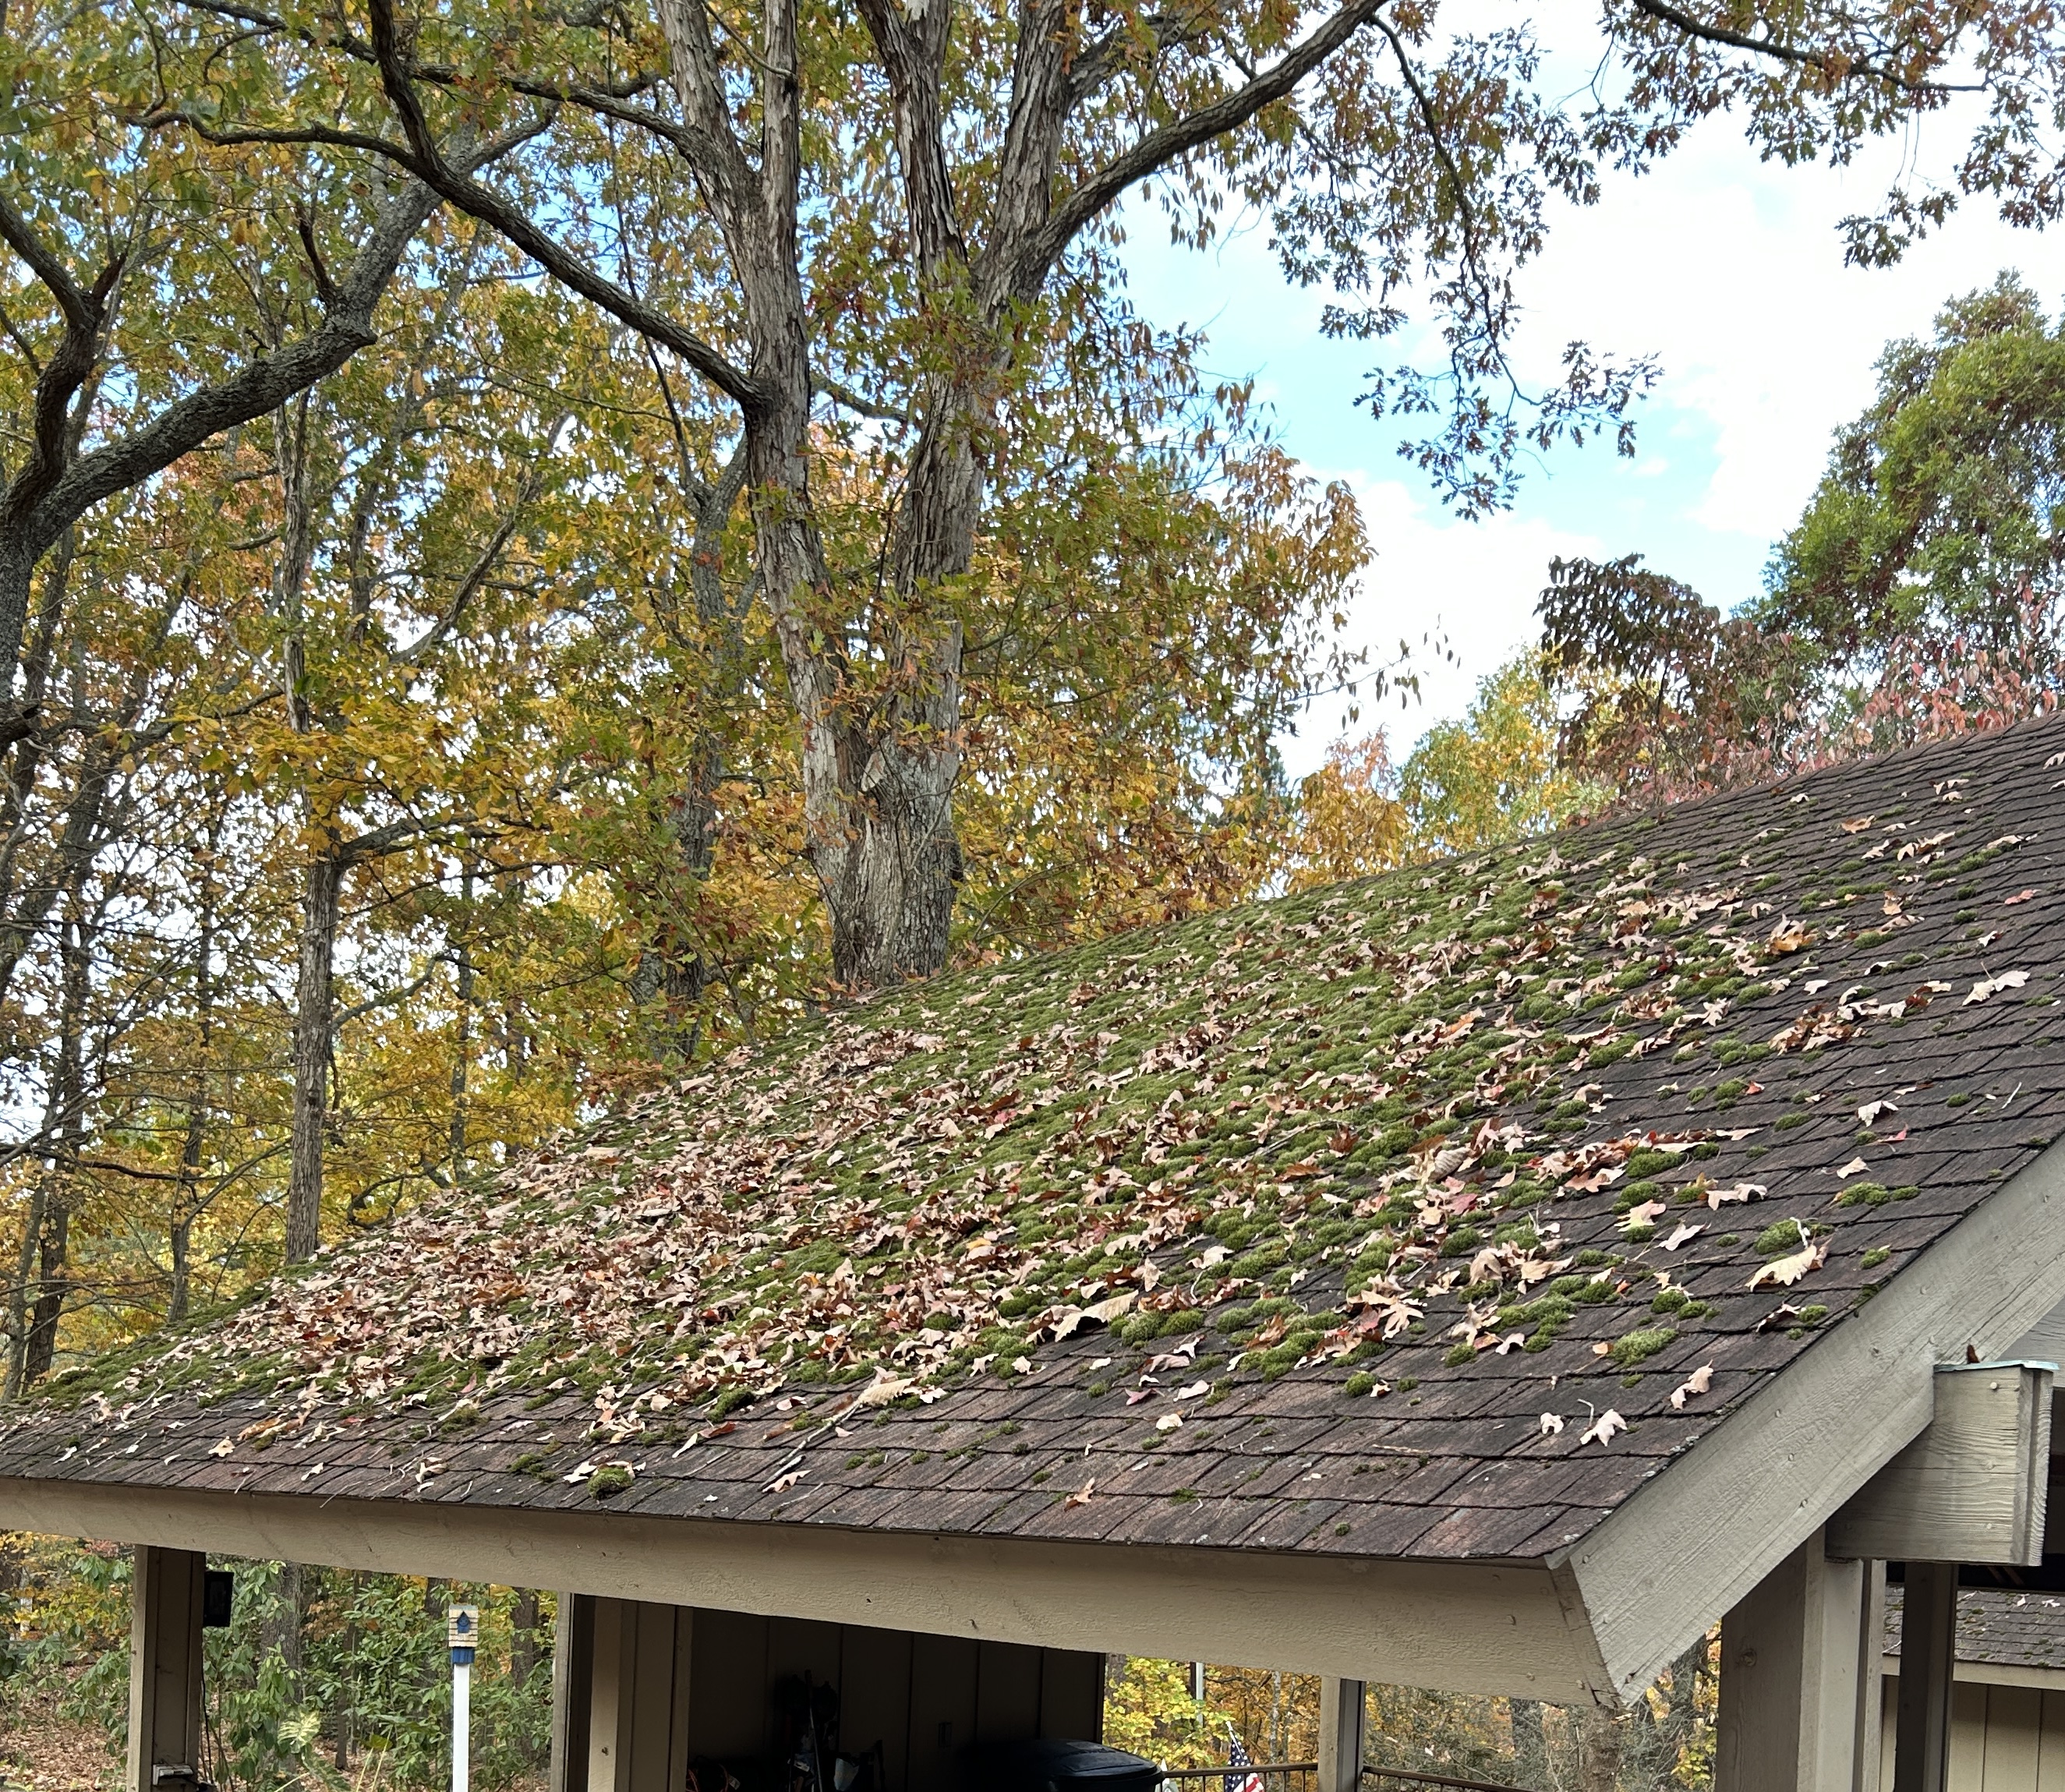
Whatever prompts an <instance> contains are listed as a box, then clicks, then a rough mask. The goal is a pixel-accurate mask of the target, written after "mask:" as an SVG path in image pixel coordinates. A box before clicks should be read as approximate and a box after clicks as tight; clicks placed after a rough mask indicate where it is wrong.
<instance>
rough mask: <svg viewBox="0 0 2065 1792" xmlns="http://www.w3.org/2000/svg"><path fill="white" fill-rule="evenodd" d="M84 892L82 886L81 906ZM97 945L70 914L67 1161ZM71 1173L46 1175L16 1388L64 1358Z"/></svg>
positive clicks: (58, 1110) (57, 1123)
mask: <svg viewBox="0 0 2065 1792" xmlns="http://www.w3.org/2000/svg"><path fill="white" fill-rule="evenodd" d="M82 895H83V891H81V890H79V889H78V888H77V886H76V885H75V889H74V893H73V898H72V901H73V904H74V906H75V910H76V908H77V906H79V898H80V897H81V896H82ZM64 942H65V944H64V975H63V994H62V995H61V997H60V1001H59V1017H58V1051H57V1063H56V1065H55V1072H56V1073H55V1076H54V1077H53V1078H52V1080H51V1104H50V1106H49V1108H47V1109H46V1113H45V1119H44V1124H45V1127H46V1129H47V1130H48V1131H49V1132H50V1134H51V1143H52V1144H53V1146H54V1147H55V1150H56V1152H57V1153H58V1154H59V1157H60V1159H61V1160H62V1159H68V1158H73V1157H76V1156H78V1155H79V1147H80V1145H81V1144H83V1142H84V1140H85V1136H86V1061H85V1049H84V1047H85V1034H86V1003H87V995H88V993H89V991H88V983H89V974H90V972H91V969H92V942H93V934H92V929H91V925H90V923H89V922H88V921H87V918H86V917H85V916H84V915H83V914H79V913H77V912H75V913H74V914H71V916H69V917H68V918H67V922H66V925H65V933H64ZM72 1176H73V1172H72V1171H71V1169H70V1168H68V1167H67V1164H65V1163H63V1161H59V1162H55V1163H53V1164H51V1167H50V1168H49V1170H48V1171H47V1172H46V1174H45V1177H44V1179H43V1180H44V1181H45V1182H46V1185H47V1193H46V1195H45V1197H44V1198H43V1200H42V1202H41V1203H40V1204H39V1205H40V1208H41V1212H40V1214H39V1216H38V1217H39V1219H40V1221H41V1224H40V1225H39V1226H38V1229H37V1237H36V1240H35V1248H36V1258H37V1261H36V1282H35V1290H36V1298H35V1304H34V1306H33V1307H32V1308H31V1310H30V1313H29V1318H28V1331H27V1335H26V1338H24V1339H23V1340H22V1355H21V1362H22V1367H21V1373H20V1375H19V1377H18V1380H17V1382H16V1391H17V1392H21V1391H25V1390H27V1389H29V1388H30V1387H33V1386H34V1385H35V1384H36V1383H37V1382H39V1381H41V1380H42V1378H43V1377H44V1376H46V1375H47V1374H49V1373H50V1372H51V1365H52V1364H53V1363H54V1362H55V1361H56V1360H57V1346H58V1322H59V1320H60V1319H61V1318H63V1315H64V1303H65V1298H66V1296H67V1294H70V1293H71V1277H70V1276H69V1275H68V1274H67V1269H68V1267H69V1265H70V1261H71V1182H72ZM24 1254H26V1253H24Z"/></svg>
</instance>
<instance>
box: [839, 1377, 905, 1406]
mask: <svg viewBox="0 0 2065 1792" xmlns="http://www.w3.org/2000/svg"><path fill="white" fill-rule="evenodd" d="M915 1386H917V1383H916V1382H915V1380H914V1379H913V1378H911V1377H910V1376H908V1375H890V1374H878V1375H877V1376H876V1377H875V1379H874V1380H873V1381H871V1382H869V1383H868V1385H867V1386H866V1387H864V1388H863V1389H862V1390H860V1392H859V1394H856V1395H855V1396H854V1402H853V1403H854V1405H855V1406H856V1407H886V1406H887V1405H888V1404H889V1403H890V1402H891V1400H894V1399H896V1398H899V1396H900V1395H903V1394H908V1393H909V1392H910V1391H911V1389H912V1388H913V1387H915Z"/></svg>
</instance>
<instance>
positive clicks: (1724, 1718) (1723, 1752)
mask: <svg viewBox="0 0 2065 1792" xmlns="http://www.w3.org/2000/svg"><path fill="white" fill-rule="evenodd" d="M1865 1603H1866V1601H1865V1569H1864V1564H1862V1563H1861V1562H1855V1561H1831V1560H1829V1559H1828V1557H1827V1556H1826V1555H1825V1553H1824V1551H1823V1547H1822V1534H1821V1532H1819V1531H1816V1532H1815V1533H1814V1535H1813V1536H1811V1537H1809V1538H1808V1540H1807V1541H1806V1542H1805V1543H1804V1544H1802V1545H1801V1546H1800V1548H1798V1549H1796V1550H1795V1551H1794V1552H1792V1555H1790V1556H1788V1557H1787V1558H1786V1559H1785V1560H1784V1561H1783V1562H1781V1563H1780V1564H1779V1565H1778V1566H1777V1567H1776V1568H1774V1569H1773V1570H1772V1572H1771V1573H1770V1574H1769V1575H1768V1576H1766V1577H1765V1579H1764V1581H1763V1582H1762V1583H1761V1584H1760V1585H1758V1586H1757V1587H1756V1588H1754V1589H1752V1592H1750V1593H1749V1595H1748V1596H1747V1597H1746V1598H1745V1599H1744V1600H1743V1601H1742V1603H1741V1604H1739V1605H1738V1606H1736V1608H1735V1609H1734V1610H1733V1611H1732V1612H1729V1613H1728V1616H1726V1617H1725V1618H1724V1619H1723V1620H1721V1705H1720V1721H1719V1735H1718V1736H1717V1738H1715V1761H1714V1792H1852V1775H1853V1765H1854V1760H1855V1753H1856V1748H1857V1732H1858V1726H1859V1721H1860V1720H1859V1715H1858V1711H1857V1697H1858V1685H1857V1663H1858V1659H1859V1656H1860V1654H1861V1646H1862V1645H1861V1641H1860V1637H1859V1632H1860V1630H1861V1628H1862V1625H1863V1621H1864V1607H1865Z"/></svg>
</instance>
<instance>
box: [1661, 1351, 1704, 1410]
mask: <svg viewBox="0 0 2065 1792" xmlns="http://www.w3.org/2000/svg"><path fill="white" fill-rule="evenodd" d="M1713 1385H1714V1366H1713V1365H1712V1364H1711V1362H1703V1363H1701V1364H1700V1365H1699V1367H1698V1368H1696V1369H1695V1370H1693V1371H1692V1373H1691V1374H1689V1375H1687V1377H1686V1378H1684V1380H1683V1381H1682V1382H1679V1384H1678V1385H1677V1386H1675V1387H1674V1388H1673V1389H1671V1408H1672V1410H1673V1411H1677V1412H1683V1411H1684V1410H1685V1403H1686V1402H1687V1400H1690V1399H1691V1398H1694V1397H1695V1395H1698V1394H1704V1393H1705V1392H1706V1391H1707V1389H1708V1388H1710V1387H1711V1386H1713Z"/></svg>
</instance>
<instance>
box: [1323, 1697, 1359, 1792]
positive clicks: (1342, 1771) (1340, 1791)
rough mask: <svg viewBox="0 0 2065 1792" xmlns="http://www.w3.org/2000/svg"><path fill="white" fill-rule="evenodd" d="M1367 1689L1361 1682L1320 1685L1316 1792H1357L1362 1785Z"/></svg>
mask: <svg viewBox="0 0 2065 1792" xmlns="http://www.w3.org/2000/svg"><path fill="white" fill-rule="evenodd" d="M1368 1698H1369V1688H1368V1685H1367V1684H1366V1683H1365V1682H1364V1681H1360V1680H1336V1679H1334V1678H1333V1677H1332V1676H1331V1675H1330V1676H1328V1677H1327V1678H1325V1679H1323V1680H1322V1681H1320V1682H1319V1787H1318V1792H1359V1789H1360V1786H1361V1785H1362V1726H1363V1711H1364V1706H1365V1705H1367V1704H1368Z"/></svg>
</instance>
